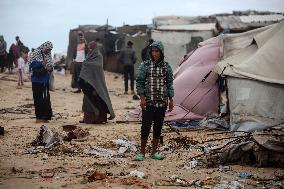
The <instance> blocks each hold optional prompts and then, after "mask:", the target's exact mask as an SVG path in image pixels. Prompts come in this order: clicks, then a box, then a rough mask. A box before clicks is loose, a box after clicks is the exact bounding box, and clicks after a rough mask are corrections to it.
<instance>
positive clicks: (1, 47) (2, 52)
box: [0, 35, 7, 72]
mask: <svg viewBox="0 0 284 189" xmlns="http://www.w3.org/2000/svg"><path fill="white" fill-rule="evenodd" d="M6 49H7V43H6V41H5V40H4V37H3V35H0V67H1V72H4V68H5V67H6V62H7V51H6Z"/></svg>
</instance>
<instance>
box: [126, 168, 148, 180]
mask: <svg viewBox="0 0 284 189" xmlns="http://www.w3.org/2000/svg"><path fill="white" fill-rule="evenodd" d="M129 176H132V177H138V178H141V179H143V178H145V173H143V172H142V171H137V170H134V171H130V173H129Z"/></svg>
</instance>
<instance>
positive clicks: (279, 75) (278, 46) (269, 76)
mask: <svg viewBox="0 0 284 189" xmlns="http://www.w3.org/2000/svg"><path fill="white" fill-rule="evenodd" d="M264 29H265V30H264ZM252 36H253V38H251V37H252ZM229 37H230V36H228V37H227V38H229ZM236 37H237V36H234V37H232V39H234V38H236ZM246 37H247V40H246V42H243V44H245V45H243V48H241V46H240V48H239V49H235V50H234V53H232V55H231V56H230V53H229V52H228V53H227V54H226V53H224V57H225V59H224V60H223V61H220V62H219V63H218V64H217V65H216V67H215V68H214V71H216V72H217V73H219V74H220V73H222V71H223V70H224V68H225V70H224V72H223V74H224V75H229V76H234V77H243V78H250V79H256V80H260V81H265V82H269V83H278V84H284V53H283V49H284V22H281V23H278V24H275V25H273V26H270V27H265V28H263V29H261V30H256V31H255V33H253V31H251V32H246V33H243V34H242V35H241V36H240V39H239V43H237V44H242V40H241V39H245V38H246ZM252 39H253V40H252ZM226 41H227V42H229V39H226V40H224V43H226ZM233 41H237V38H236V39H235V40H231V42H232V44H233ZM248 43H249V45H247V44H248ZM224 46H225V47H226V44H225V45H224ZM228 46H229V45H227V47H228ZM232 47H234V46H233V45H232ZM227 51H228V50H227ZM231 52H232V51H231ZM225 54H226V55H225Z"/></svg>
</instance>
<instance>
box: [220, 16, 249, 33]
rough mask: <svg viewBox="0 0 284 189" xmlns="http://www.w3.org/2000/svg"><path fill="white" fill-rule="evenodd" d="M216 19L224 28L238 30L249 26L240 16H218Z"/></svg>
mask: <svg viewBox="0 0 284 189" xmlns="http://www.w3.org/2000/svg"><path fill="white" fill-rule="evenodd" d="M216 20H217V22H218V23H219V25H220V26H221V28H223V29H230V30H238V29H246V28H247V27H248V26H247V24H245V23H243V22H242V21H241V20H240V18H239V17H238V16H217V17H216Z"/></svg>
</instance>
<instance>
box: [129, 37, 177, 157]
mask: <svg viewBox="0 0 284 189" xmlns="http://www.w3.org/2000/svg"><path fill="white" fill-rule="evenodd" d="M150 52H151V59H149V60H146V61H144V62H143V63H142V64H141V65H140V67H139V70H138V74H137V78H136V89H137V94H138V95H139V96H140V99H141V100H140V106H141V108H142V126H141V151H140V153H139V154H137V155H136V156H135V160H137V161H143V160H144V159H145V148H146V145H147V140H148V136H149V133H150V130H151V127H152V123H153V122H154V126H153V141H152V152H151V158H153V159H157V160H161V159H163V157H162V156H161V154H159V153H158V152H157V148H158V144H159V140H160V136H161V130H162V126H163V122H164V117H165V112H166V109H167V106H168V107H169V111H172V110H173V96H174V89H173V71H172V68H171V66H170V65H169V63H168V62H165V61H164V46H163V44H162V43H161V42H160V41H156V42H154V43H152V45H151V46H150Z"/></svg>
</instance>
